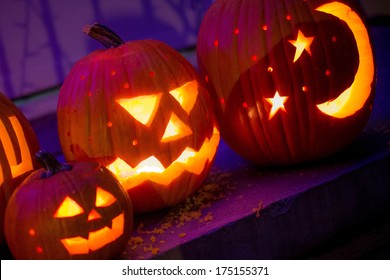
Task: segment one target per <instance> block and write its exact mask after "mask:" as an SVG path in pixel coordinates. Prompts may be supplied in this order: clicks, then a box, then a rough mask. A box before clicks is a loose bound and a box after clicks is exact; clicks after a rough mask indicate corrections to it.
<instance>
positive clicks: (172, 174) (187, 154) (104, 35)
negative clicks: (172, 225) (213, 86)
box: [58, 25, 219, 213]
mask: <svg viewBox="0 0 390 280" xmlns="http://www.w3.org/2000/svg"><path fill="white" fill-rule="evenodd" d="M88 33H89V35H90V36H92V37H97V38H98V39H99V41H101V42H102V43H103V44H105V45H106V46H107V47H110V48H109V49H107V50H98V51H95V52H93V53H91V54H90V55H88V56H87V57H84V58H83V59H81V60H80V61H79V62H78V63H77V64H76V65H75V66H74V67H73V69H72V70H71V72H70V73H69V75H68V76H67V78H66V80H65V82H64V84H63V86H62V88H61V91H60V96H59V101H58V130H59V136H60V140H61V146H62V149H63V152H64V155H65V157H66V159H68V160H73V159H88V160H95V161H98V162H100V163H101V164H104V165H105V166H107V167H108V168H109V169H110V170H111V171H112V172H113V173H114V174H116V176H117V178H118V179H119V181H120V182H121V184H122V186H123V187H124V188H125V189H126V190H127V191H128V193H129V195H130V198H131V200H132V203H133V207H134V211H135V212H136V213H141V212H147V211H152V210H156V209H160V208H162V207H166V206H172V205H175V204H176V203H178V202H180V201H182V200H184V199H185V198H186V197H188V196H189V195H191V194H192V193H194V192H195V190H196V189H197V188H199V186H200V185H201V183H202V182H203V180H204V178H205V176H206V175H207V174H208V171H209V169H210V167H211V164H212V162H213V159H214V156H215V153H216V150H217V146H218V143H219V132H218V129H217V125H216V121H215V118H214V114H213V111H212V108H211V102H210V98H209V95H208V91H207V90H206V88H205V87H204V86H203V84H202V82H201V81H200V78H199V76H198V74H197V73H196V71H195V69H194V67H193V66H192V65H191V64H189V62H187V61H186V60H185V59H184V58H183V57H182V56H181V55H180V54H179V53H178V52H177V51H176V50H174V49H172V48H170V47H168V46H167V45H165V44H164V43H162V42H158V41H154V40H140V41H133V42H127V43H123V42H122V41H121V39H120V38H118V37H117V36H116V35H115V34H113V33H112V31H111V30H108V29H106V28H105V27H103V26H101V25H94V26H92V27H91V28H89V29H88Z"/></svg>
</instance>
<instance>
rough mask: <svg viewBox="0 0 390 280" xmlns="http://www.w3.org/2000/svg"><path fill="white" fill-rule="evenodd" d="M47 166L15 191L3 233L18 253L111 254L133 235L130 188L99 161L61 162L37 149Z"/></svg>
mask: <svg viewBox="0 0 390 280" xmlns="http://www.w3.org/2000/svg"><path fill="white" fill-rule="evenodd" d="M37 157H38V159H40V161H41V162H42V163H43V165H44V166H45V169H46V170H45V169H40V170H37V171H35V172H34V173H32V174H31V175H30V176H29V177H27V178H26V179H25V181H24V182H23V183H22V185H21V186H20V187H19V188H17V189H16V191H15V192H14V194H13V195H12V196H11V198H10V200H9V203H8V205H7V209H6V215H5V224H4V229H5V235H6V239H7V243H8V245H9V248H10V250H11V252H12V254H13V256H14V257H15V258H16V259H110V258H113V257H115V256H116V255H118V254H119V253H120V252H121V251H122V250H123V249H124V248H125V245H126V244H127V242H128V240H129V239H130V235H131V231H132V226H133V212H132V207H131V202H130V200H129V197H128V195H127V193H126V192H125V191H124V190H123V188H122V187H121V186H120V184H119V182H118V181H117V180H116V179H115V177H114V176H113V175H112V174H111V172H110V171H109V170H107V169H106V168H105V167H103V166H101V165H99V164H98V163H95V162H79V163H74V164H73V165H61V164H60V163H59V162H58V161H57V160H56V159H55V158H54V157H53V156H52V155H50V154H47V153H45V152H43V151H41V152H39V153H37Z"/></svg>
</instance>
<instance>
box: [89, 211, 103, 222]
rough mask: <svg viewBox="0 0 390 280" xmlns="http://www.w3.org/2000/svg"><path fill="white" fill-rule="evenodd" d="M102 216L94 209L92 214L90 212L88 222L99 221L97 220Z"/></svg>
mask: <svg viewBox="0 0 390 280" xmlns="http://www.w3.org/2000/svg"><path fill="white" fill-rule="evenodd" d="M101 217H102V216H101V215H100V214H99V213H98V212H97V211H96V210H95V209H92V210H91V212H89V214H88V219H87V220H88V221H93V220H97V219H100V218H101Z"/></svg>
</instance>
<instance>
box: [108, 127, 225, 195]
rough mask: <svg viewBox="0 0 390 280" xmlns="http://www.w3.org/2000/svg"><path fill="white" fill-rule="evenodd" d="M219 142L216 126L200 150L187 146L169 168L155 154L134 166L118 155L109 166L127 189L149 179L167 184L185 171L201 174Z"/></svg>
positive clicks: (212, 156)
mask: <svg viewBox="0 0 390 280" xmlns="http://www.w3.org/2000/svg"><path fill="white" fill-rule="evenodd" d="M218 143H219V132H218V130H217V129H216V128H215V129H214V133H213V136H212V137H211V139H206V140H205V142H204V143H203V145H202V147H201V148H200V149H199V151H195V150H193V149H191V148H188V147H187V148H186V149H185V150H184V151H183V152H182V153H181V154H180V156H179V157H178V158H177V159H176V160H174V161H173V162H172V164H171V165H170V166H168V167H167V168H164V166H163V165H162V164H161V162H160V161H159V160H158V159H157V158H155V157H154V156H152V157H149V158H147V159H145V160H144V161H142V162H141V163H139V164H138V165H137V166H136V167H134V168H133V167H131V166H130V165H128V164H127V163H126V162H125V161H123V160H122V159H121V158H119V157H118V158H117V159H116V160H115V161H114V162H113V163H111V164H110V165H109V166H107V167H108V169H109V170H110V171H111V172H113V173H114V174H115V175H116V176H117V178H118V180H119V182H121V184H122V186H123V187H124V188H125V189H126V190H128V189H130V188H133V187H135V186H137V185H139V184H141V183H142V182H144V181H148V180H149V181H152V182H155V183H157V184H161V185H165V186H166V185H169V184H170V183H171V182H172V181H173V180H175V179H176V178H177V177H178V176H180V175H181V174H182V173H183V172H184V171H188V172H191V173H194V174H200V173H201V172H202V171H203V169H204V166H205V164H206V163H207V162H210V161H211V160H212V159H213V158H214V155H215V153H216V150H217V147H218Z"/></svg>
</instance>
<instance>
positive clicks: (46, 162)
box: [35, 150, 72, 178]
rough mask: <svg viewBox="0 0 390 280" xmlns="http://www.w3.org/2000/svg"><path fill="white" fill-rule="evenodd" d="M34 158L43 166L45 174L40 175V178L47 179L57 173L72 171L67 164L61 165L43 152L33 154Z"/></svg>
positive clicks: (50, 155)
mask: <svg viewBox="0 0 390 280" xmlns="http://www.w3.org/2000/svg"><path fill="white" fill-rule="evenodd" d="M35 158H36V159H37V160H38V161H39V162H40V163H41V164H42V165H43V167H44V168H45V170H46V173H43V174H42V178H49V177H51V176H53V175H55V174H57V173H60V172H63V171H68V170H71V169H72V166H70V165H69V164H61V163H60V162H59V161H58V160H57V159H56V158H55V157H54V156H53V155H52V154H50V153H48V152H46V151H45V150H40V151H38V152H37V153H36V154H35Z"/></svg>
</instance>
